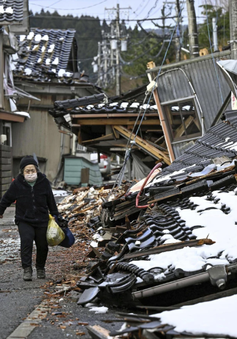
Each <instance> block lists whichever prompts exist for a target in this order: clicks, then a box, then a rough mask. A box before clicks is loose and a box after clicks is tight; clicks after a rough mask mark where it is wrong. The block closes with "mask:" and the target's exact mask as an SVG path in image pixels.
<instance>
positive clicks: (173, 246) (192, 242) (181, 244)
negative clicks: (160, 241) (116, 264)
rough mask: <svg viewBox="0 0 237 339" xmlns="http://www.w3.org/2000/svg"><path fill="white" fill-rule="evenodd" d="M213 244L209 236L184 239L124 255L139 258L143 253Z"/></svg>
mask: <svg viewBox="0 0 237 339" xmlns="http://www.w3.org/2000/svg"><path fill="white" fill-rule="evenodd" d="M213 244H215V241H212V240H211V239H207V238H206V239H196V240H189V241H182V242H178V243H174V244H167V245H160V246H157V247H154V248H150V249H149V250H143V251H139V252H135V253H128V254H125V255H124V256H123V260H124V259H132V258H137V257H141V256H143V255H150V254H158V253H162V252H167V251H173V250H177V249H180V248H184V247H186V246H188V247H194V246H202V245H213Z"/></svg>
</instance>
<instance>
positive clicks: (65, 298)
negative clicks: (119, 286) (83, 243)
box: [0, 207, 122, 339]
mask: <svg viewBox="0 0 237 339" xmlns="http://www.w3.org/2000/svg"><path fill="white" fill-rule="evenodd" d="M14 210H15V208H14V207H10V208H8V209H7V210H6V212H5V214H4V217H3V219H1V220H0V244H1V247H0V265H1V270H0V295H1V312H0V324H1V325H0V326H1V331H0V339H8V338H9V339H10V338H34V339H38V338H56V337H57V338H58V339H60V338H78V336H81V337H82V338H84V339H89V338H91V336H90V335H89V333H88V331H87V329H86V326H87V325H90V326H93V325H100V326H102V327H104V328H106V329H107V330H110V329H111V330H112V329H119V328H120V327H121V325H122V323H121V322H113V321H112V322H110V321H109V320H113V319H115V318H116V314H115V312H114V311H112V310H108V311H107V312H106V313H98V314H97V313H95V311H91V309H90V308H88V307H83V306H81V305H78V304H77V301H78V298H79V295H80V291H79V288H77V287H76V282H77V281H78V280H79V278H80V276H82V273H81V272H80V270H78V271H76V270H75V269H73V267H72V263H73V259H71V258H76V257H77V255H79V253H77V252H76V250H77V247H76V246H75V249H74V250H73V247H72V248H71V249H65V248H62V247H59V246H56V247H53V248H52V247H51V248H50V250H49V255H48V261H47V264H46V279H43V280H39V279H36V272H35V268H34V272H33V280H32V281H29V282H28V281H23V278H22V268H21V262H20V251H19V247H20V242H19V236H18V231H17V227H16V226H15V224H14V220H13V219H14ZM69 251H71V257H70V255H69V257H68V252H69ZM33 257H34V256H33ZM97 306H100V307H101V306H102V305H97ZM101 310H104V309H103V308H101ZM105 321H108V322H106V323H105Z"/></svg>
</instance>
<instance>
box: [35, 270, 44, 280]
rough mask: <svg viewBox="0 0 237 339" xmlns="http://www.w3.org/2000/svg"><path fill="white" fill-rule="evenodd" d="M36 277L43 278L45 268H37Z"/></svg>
mask: <svg viewBox="0 0 237 339" xmlns="http://www.w3.org/2000/svg"><path fill="white" fill-rule="evenodd" d="M37 278H38V279H45V269H44V268H37Z"/></svg>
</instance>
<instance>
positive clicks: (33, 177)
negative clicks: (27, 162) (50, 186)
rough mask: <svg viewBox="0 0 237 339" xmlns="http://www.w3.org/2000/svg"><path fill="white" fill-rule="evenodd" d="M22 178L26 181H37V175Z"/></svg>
mask: <svg viewBox="0 0 237 339" xmlns="http://www.w3.org/2000/svg"><path fill="white" fill-rule="evenodd" d="M24 178H25V179H26V181H29V182H34V181H36V179H37V173H29V174H24Z"/></svg>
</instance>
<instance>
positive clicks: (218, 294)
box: [74, 112, 237, 338]
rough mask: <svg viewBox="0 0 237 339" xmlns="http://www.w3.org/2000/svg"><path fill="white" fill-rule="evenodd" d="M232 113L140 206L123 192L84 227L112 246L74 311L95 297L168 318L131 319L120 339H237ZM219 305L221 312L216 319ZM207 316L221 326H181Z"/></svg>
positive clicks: (235, 117)
mask: <svg viewBox="0 0 237 339" xmlns="http://www.w3.org/2000/svg"><path fill="white" fill-rule="evenodd" d="M236 113H237V112H227V113H226V120H225V121H222V122H220V123H219V124H218V125H216V126H214V127H212V128H211V129H210V130H208V131H207V134H206V135H205V136H204V137H203V138H200V139H199V140H198V142H197V143H196V144H195V145H194V146H193V147H191V148H189V149H188V150H187V151H186V152H185V153H184V155H183V157H182V158H181V159H177V160H176V161H175V162H174V164H171V165H170V166H168V167H166V168H165V169H164V170H163V171H162V172H159V173H158V174H157V176H156V177H155V178H153V179H152V181H151V182H150V183H149V184H148V185H147V186H144V190H143V189H142V188H141V191H144V192H143V194H142V195H141V199H140V201H137V199H136V197H137V193H138V192H136V193H135V194H134V193H131V194H130V193H129V190H128V191H127V192H126V194H125V195H124V196H122V197H119V198H117V199H116V200H108V201H107V202H105V203H104V204H103V209H104V212H102V214H101V220H100V222H98V219H97V225H96V222H95V223H93V221H92V220H91V222H89V223H88V227H90V228H91V227H94V228H95V227H97V226H98V225H99V226H101V225H102V226H103V227H104V228H103V227H102V228H100V229H99V231H98V235H99V236H98V237H97V238H95V239H97V241H98V246H100V245H99V242H100V239H101V238H102V242H103V243H106V239H110V241H108V240H107V243H106V246H105V250H104V252H103V254H102V256H100V257H98V259H99V260H98V262H97V264H96V265H94V266H93V267H92V268H91V271H90V273H89V274H88V276H87V277H86V278H85V279H82V280H81V281H79V282H78V286H79V287H81V288H82V289H85V290H84V292H83V294H82V296H81V298H80V299H79V302H78V303H79V304H86V303H87V302H91V301H93V300H95V298H96V297H99V298H100V300H101V302H102V303H103V304H110V305H119V306H121V305H123V306H126V307H127V308H135V307H137V306H139V309H140V310H141V309H143V310H145V311H146V312H151V313H154V312H162V311H163V310H166V309H167V310H169V311H167V312H164V313H159V314H153V316H151V317H147V324H146V326H145V325H144V322H143V321H142V318H143V317H142V316H141V314H140V315H139V316H137V318H138V317H140V318H139V319H140V320H139V319H138V321H137V322H136V325H134V321H135V320H134V319H131V321H128V323H129V325H131V324H132V322H133V325H134V326H133V327H131V326H129V328H125V329H124V330H123V331H122V332H123V333H128V332H130V333H134V337H137V333H140V335H143V336H145V337H146V331H152V332H153V333H161V332H162V334H163V335H164V334H166V333H167V335H168V334H173V335H178V334H180V333H181V334H185V333H186V334H187V333H188V334H189V336H195V334H198V335H204V334H205V336H207V337H208V336H209V337H210V336H211V335H214V334H215V336H222V335H224V336H233V337H237V332H236V330H235V329H233V326H230V322H229V319H233V318H232V317H231V315H230V313H231V312H232V305H233V303H234V302H235V299H236V298H235V296H233V295H234V294H236V287H235V286H236V278H237V276H236V273H237V264H236V262H237V251H236V241H235V239H236V236H237V233H236V232H237V229H236V223H237V212H236V203H237V182H236V178H237V169H236V161H235V160H236V156H237V146H236V145H237V138H236V126H237V114H236ZM74 201H75V200H74ZM137 202H138V203H139V206H138V204H137ZM147 203H148V205H149V207H148V208H147V207H146V204H147ZM143 205H144V207H145V208H142V207H143ZM74 208H75V206H74ZM77 213H79V214H80V209H79V210H77ZM74 218H75V216H74ZM103 232H105V233H104V235H106V237H105V238H104V239H103ZM108 233H111V236H112V237H110V238H108ZM96 253H97V252H96V250H94V254H96ZM177 291H178V293H177ZM220 298H222V299H221V300H219V301H214V300H215V299H220ZM223 298H224V299H223ZM207 302H208V303H207ZM197 303H199V304H198V305H197ZM184 305H194V306H189V307H188V308H182V307H183V306H184ZM218 305H220V307H224V309H225V310H226V312H225V313H223V312H222V310H220V311H219V312H218V310H217V309H218ZM171 307H172V308H180V307H181V309H180V310H179V312H178V311H174V310H172V311H170V309H171ZM205 309H209V313H210V312H212V310H213V312H214V310H215V314H216V316H217V319H218V321H220V323H219V324H218V326H217V325H216V323H215V322H214V323H211V322H209V324H210V326H209V327H208V326H206V323H205V322H204V321H203V322H198V327H197V325H195V321H193V322H192V323H191V322H187V321H183V322H182V320H180V317H182V315H183V316H184V317H185V319H186V312H188V311H190V314H193V316H194V317H199V315H200V314H201V312H202V311H203V314H206V313H205ZM179 314H180V317H179ZM132 317H135V316H134V315H133V316H131V318H132ZM127 318H128V315H127ZM148 318H149V319H148ZM154 318H155V319H154ZM200 319H201V318H200ZM195 320H196V324H197V318H195ZM139 321H140V322H139ZM117 334H118V333H117V332H116V333H112V334H111V335H117ZM120 334H121V333H120ZM138 337H139V336H138ZM147 337H148V336H147ZM157 337H159V334H157ZM131 338H133V337H131ZM154 338H156V336H154Z"/></svg>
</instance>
